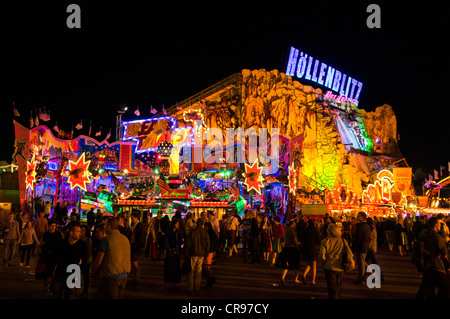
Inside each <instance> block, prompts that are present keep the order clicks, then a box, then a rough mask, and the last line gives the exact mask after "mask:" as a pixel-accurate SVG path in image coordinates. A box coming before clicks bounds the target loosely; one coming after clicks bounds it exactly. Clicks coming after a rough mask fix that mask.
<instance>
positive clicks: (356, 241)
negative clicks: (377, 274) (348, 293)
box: [352, 212, 372, 284]
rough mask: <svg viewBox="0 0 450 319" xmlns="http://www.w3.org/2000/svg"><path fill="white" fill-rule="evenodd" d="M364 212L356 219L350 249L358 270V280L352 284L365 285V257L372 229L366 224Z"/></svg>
mask: <svg viewBox="0 0 450 319" xmlns="http://www.w3.org/2000/svg"><path fill="white" fill-rule="evenodd" d="M366 218H367V215H366V213H365V212H359V213H358V216H357V217H356V220H357V223H356V224H355V234H354V237H353V243H352V249H353V251H354V253H355V262H356V266H357V268H358V278H357V279H356V281H355V282H354V284H359V283H362V284H365V283H366V282H365V279H366V255H367V251H368V250H369V245H370V235H371V233H372V228H371V227H370V225H369V224H368V223H367V222H366Z"/></svg>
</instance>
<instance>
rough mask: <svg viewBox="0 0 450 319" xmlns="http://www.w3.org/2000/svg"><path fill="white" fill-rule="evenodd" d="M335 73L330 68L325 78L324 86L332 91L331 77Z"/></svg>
mask: <svg viewBox="0 0 450 319" xmlns="http://www.w3.org/2000/svg"><path fill="white" fill-rule="evenodd" d="M335 71H336V70H335V69H333V68H332V67H331V66H329V67H328V70H327V77H326V78H325V86H326V87H327V88H329V89H332V87H333V77H334V72H335Z"/></svg>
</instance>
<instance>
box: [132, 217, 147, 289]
mask: <svg viewBox="0 0 450 319" xmlns="http://www.w3.org/2000/svg"><path fill="white" fill-rule="evenodd" d="M131 220H132V222H133V233H132V234H131V238H130V244H131V266H132V270H133V274H134V279H133V280H132V283H134V284H137V283H139V279H140V274H139V256H140V253H141V250H142V249H143V248H144V247H145V238H146V237H147V236H146V234H145V227H144V224H142V223H141V221H140V220H139V213H136V212H133V213H131Z"/></svg>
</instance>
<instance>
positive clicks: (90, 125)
mask: <svg viewBox="0 0 450 319" xmlns="http://www.w3.org/2000/svg"><path fill="white" fill-rule="evenodd" d="M91 131H92V121H90V122H89V133H88V135H89V136H90V135H91Z"/></svg>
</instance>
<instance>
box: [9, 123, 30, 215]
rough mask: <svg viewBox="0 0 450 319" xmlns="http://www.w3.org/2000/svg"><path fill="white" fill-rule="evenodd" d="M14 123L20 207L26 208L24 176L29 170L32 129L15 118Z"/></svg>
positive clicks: (15, 161)
mask: <svg viewBox="0 0 450 319" xmlns="http://www.w3.org/2000/svg"><path fill="white" fill-rule="evenodd" d="M13 123H14V132H15V136H16V139H15V141H14V148H15V150H14V154H13V155H12V159H13V163H14V164H17V166H18V168H17V169H18V175H19V198H20V208H21V209H22V210H25V200H26V183H25V178H22V176H23V177H25V174H26V172H27V161H28V157H29V138H30V130H29V129H27V128H26V127H25V126H23V125H21V124H19V123H18V122H16V121H14V120H13Z"/></svg>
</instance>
